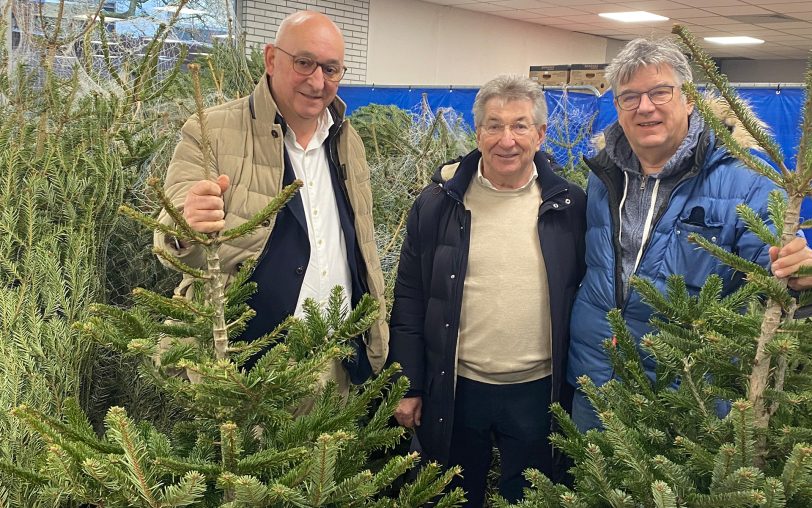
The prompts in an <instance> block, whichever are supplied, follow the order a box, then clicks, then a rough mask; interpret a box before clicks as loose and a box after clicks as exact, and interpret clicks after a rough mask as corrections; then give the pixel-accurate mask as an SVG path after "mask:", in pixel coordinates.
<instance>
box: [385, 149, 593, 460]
mask: <svg viewBox="0 0 812 508" xmlns="http://www.w3.org/2000/svg"><path fill="white" fill-rule="evenodd" d="M481 156H482V154H481V153H480V152H479V150H474V151H473V152H471V153H469V154H468V155H466V156H465V157H463V158H462V160H460V161H459V163H458V164H459V166H458V167H455V166H456V165H457V163H454V164H452V165H446V166H443V167H441V168H440V169H439V170H438V171H437V172H436V173H435V175H434V177H433V178H432V183H431V184H429V185H428V186H427V187H426V188H425V189H423V191H422V192H421V193H420V195H419V196H418V198H417V200H416V201H415V203H414V205H413V206H412V209H411V212H410V213H409V218H408V222H407V225H406V239H405V240H404V243H403V248H402V250H401V255H400V265H399V268H398V275H397V282H396V284H395V299H394V306H393V309H392V317H391V321H390V325H389V326H390V334H391V335H390V342H389V347H390V350H389V361H390V362H398V363H400V364H401V366H402V367H403V374H404V375H405V376H406V377H408V379H409V381H410V383H411V385H410V392H409V394H408V395H412V396H418V395H419V396H422V397H423V406H422V416H421V425H420V427H418V428H417V436H418V439H419V441H420V444H421V446H422V448H423V453H424V456H425V457H424V458H427V459H428V460H435V461H437V462H440V463H441V464H447V461H448V453H449V447H450V444H451V429H452V428H453V424H454V389H455V378H456V366H457V335H458V331H459V320H460V312H461V308H462V291H463V284H464V281H465V273H466V268H467V266H468V246H469V240H470V236H469V230H470V224H471V214H470V212H469V211H468V210H466V209H465V207H464V206H463V196H464V194H465V192H466V190H467V189H468V185H469V183H470V182H471V179H472V178H473V177H474V175H476V172H477V167H478V165H479V159H480V158H481ZM534 162H535V164H536V168H537V169H538V173H539V175H538V180H537V183H538V184H539V185H541V193H542V204H541V206H540V208H539V214H538V217H539V220H538V234H539V240H540V242H541V252H542V255H543V256H544V263H545V265H546V268H547V279H548V284H549V288H550V312H551V319H552V323H551V324H552V355H553V357H552V366H553V380H552V387H553V388H552V394H551V397H552V400H553V401H560V402H562V403H563V404H564V405H565V407H568V406H569V402H570V400H571V395H572V394H571V393H570V390H569V389H568V387H567V386H566V383H565V382H564V376H565V374H566V361H567V354H568V348H569V323H570V310H571V308H572V302H573V299H574V296H575V292H576V290H577V289H578V285H579V283H580V282H581V277H582V276H583V274H584V233H585V227H586V224H585V205H586V196H585V194H584V192H583V190H581V189H580V188H579V187H578V186H576V185H575V184H572V183H570V182H568V181H567V180H565V179H564V178H562V177H560V176H558V175H557V174H555V172H554V171H553V169H552V167H551V165H550V162H549V160H548V156H547V155H546V154H544V153H542V152H538V153H537V154H536V156H535V160H534Z"/></svg>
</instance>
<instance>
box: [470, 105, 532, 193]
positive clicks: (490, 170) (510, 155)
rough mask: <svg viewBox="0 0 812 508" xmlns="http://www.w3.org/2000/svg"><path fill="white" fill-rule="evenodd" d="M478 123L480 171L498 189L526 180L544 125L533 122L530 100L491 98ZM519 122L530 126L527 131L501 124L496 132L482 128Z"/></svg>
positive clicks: (517, 185) (512, 186)
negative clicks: (518, 133)
mask: <svg viewBox="0 0 812 508" xmlns="http://www.w3.org/2000/svg"><path fill="white" fill-rule="evenodd" d="M484 110H485V111H484V115H482V125H480V126H479V127H478V128H477V132H476V141H477V146H478V147H479V151H481V152H482V174H483V176H484V177H485V178H487V179H488V181H490V182H491V184H493V186H494V187H496V188H498V189H516V188H519V187H521V186H522V185H524V184H526V183H527V182H528V181H529V180H530V176H531V175H532V174H533V157H534V156H535V155H536V152H537V151H538V150H539V145H540V144H541V142H542V141H543V140H544V133H545V131H546V130H547V126H546V125H536V124H535V120H534V119H533V103H532V102H531V101H530V100H512V101H507V102H505V101H503V100H502V99H499V98H493V99H490V100H488V102H486V103H485V108H484ZM517 123H522V124H526V125H529V126H530V130H529V132H528V133H527V134H525V135H523V136H519V135H516V134H514V133H513V132H512V131H511V129H510V128H508V127H504V128H503V129H502V130H501V131H499V132H498V133H496V134H492V135H491V134H488V133H487V132H485V129H484V128H483V127H482V126H483V125H503V126H510V125H514V124H517Z"/></svg>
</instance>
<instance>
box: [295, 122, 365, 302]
mask: <svg viewBox="0 0 812 508" xmlns="http://www.w3.org/2000/svg"><path fill="white" fill-rule="evenodd" d="M332 125H333V117H332V115H330V113H329V111H327V110H325V111H324V114H323V115H322V116H321V118H319V123H318V126H317V127H316V132H315V133H314V134H313V137H312V138H310V142H309V143H308V145H307V146H306V147H302V146H300V145H299V143H298V142H297V141H296V134H295V133H294V132H293V129H290V128H289V129H288V130H287V132H286V133H285V148H286V149H287V151H288V157H289V158H290V163H291V166H293V173H294V174H295V175H296V178H297V179H299V180H301V181H302V182H303V183H304V185H303V186H302V188H301V189H300V190H299V195H300V196H301V197H302V205H303V206H304V212H305V219H306V221H307V236H308V238H309V239H310V260H309V262H308V264H307V271H306V272H305V275H304V281H303V283H302V289H301V291H300V292H299V300H298V301H297V302H296V310H295V311H294V316H297V317H301V316H302V315H303V312H302V305H303V304H304V301H305V299H306V298H313V299H314V300H316V301H317V302H319V303H320V304H322V305H324V304H325V303H326V302H327V300H328V298H329V297H330V292H331V291H332V289H333V287H335V286H342V287H343V288H344V294H345V298H346V301H347V303H348V305H349V302H350V301H351V299H352V294H351V293H352V279H351V275H350V266H349V263H348V261H347V246H346V242H345V240H344V233H343V231H342V229H341V220H340V218H339V216H338V205H337V204H336V196H335V192H334V189H333V182H332V179H331V178H330V164H329V162H328V161H327V151H326V150H325V148H324V142H325V140H326V139H327V136H328V134H329V131H330V127H331V126H332Z"/></svg>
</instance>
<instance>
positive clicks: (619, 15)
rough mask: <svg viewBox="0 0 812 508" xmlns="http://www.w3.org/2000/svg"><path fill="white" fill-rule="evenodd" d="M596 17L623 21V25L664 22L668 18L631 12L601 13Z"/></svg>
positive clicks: (644, 12) (641, 12) (647, 13)
mask: <svg viewBox="0 0 812 508" xmlns="http://www.w3.org/2000/svg"><path fill="white" fill-rule="evenodd" d="M598 16H600V17H602V18H609V19H613V20H615V21H623V22H624V23H639V22H641V21H666V20H667V19H668V18H666V17H665V16H659V15H657V14H652V13H650V12H646V11H632V12H601V13H600V14H598Z"/></svg>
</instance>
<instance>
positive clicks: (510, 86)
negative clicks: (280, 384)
mask: <svg viewBox="0 0 812 508" xmlns="http://www.w3.org/2000/svg"><path fill="white" fill-rule="evenodd" d="M474 120H475V123H476V126H477V145H478V147H479V148H478V149H477V150H474V151H473V152H471V153H469V154H468V155H466V156H465V157H463V158H462V159H461V160H459V161H457V162H454V163H452V164H447V165H445V166H443V167H441V168H439V169H438V171H437V173H436V174H435V175H434V177H433V179H432V180H433V181H432V183H431V184H430V185H428V186H427V187H426V188H425V189H424V190H423V191H422V193H421V194H420V196H419V197H418V198H417V200H416V202H415V204H414V206H413V207H412V210H411V213H410V215H409V219H408V223H407V229H406V239H405V241H404V244H403V249H402V251H401V258H400V266H399V269H398V276H397V283H396V286H395V300H394V307H393V310H392V318H391V322H390V332H391V339H390V355H389V360H390V361H396V362H398V363H400V364H401V365H402V367H403V373H404V375H405V376H407V377H408V378H409V381H410V383H411V388H410V391H409V393H408V394H407V396H406V398H404V399H403V400H402V401H401V403H400V405H399V407H398V409H397V411H396V413H395V417H396V418H397V420H398V422H399V423H400V424H401V425H403V426H405V427H409V428H414V429H415V430H416V432H417V436H418V438H419V441H420V445H421V446H422V450H423V454H424V459H425V460H427V461H428V460H434V461H438V462H440V463H441V464H444V465H446V466H450V465H461V466H462V467H463V479H459V478H457V479H456V480H455V482H456V483H455V484H454V485H460V486H462V487H463V489H464V490H465V491H466V492H467V498H468V504H467V505H466V506H476V507H481V506H482V504H483V501H484V497H485V484H486V476H487V473H488V469H489V467H490V463H491V461H490V455H491V449H492V446H493V443H492V436H493V438H495V444H496V446H497V447H498V448H499V451H500V457H501V471H502V477H501V480H500V492H501V494H502V495H503V496H504V497H506V498H507V499H508V500H511V501H516V500H518V499H520V498H521V496H522V489H523V488H524V487H525V486H527V482H526V481H525V480H524V478H523V476H522V472H523V471H524V470H525V469H526V468H528V467H535V468H537V469H539V470H541V471H543V472H545V473H547V474H548V475H549V476H551V477H553V478H555V477H556V476H557V472H556V471H555V470H554V467H553V452H552V447H551V446H550V444H549V442H548V436H549V432H550V427H551V424H552V421H551V418H550V414H549V412H548V406H549V404H550V402H552V401H561V402H563V403H564V404H565V405H568V403H569V399H570V397H571V394H570V393H565V392H563V391H562V390H563V389H564V388H566V383H564V375H565V373H566V363H565V362H566V359H567V353H568V343H569V319H570V310H571V307H572V302H573V298H574V295H575V292H576V289H577V288H578V284H579V282H580V281H581V277H582V275H583V273H584V230H585V219H584V207H585V196H584V193H583V191H582V190H581V189H580V188H578V187H577V186H576V185H573V184H571V183H570V182H568V181H566V180H564V179H563V178H561V177H560V176H558V175H556V174H555V173H554V172H553V169H552V167H551V165H550V161H549V159H548V157H547V156H546V155H545V154H543V153H541V152H539V145H540V143H541V142H542V141H543V139H544V134H545V131H546V127H547V126H546V123H547V111H546V104H545V99H544V95H543V93H542V91H541V89H540V87H539V86H538V85H537V84H536V83H534V82H533V81H530V80H528V79H527V78H524V77H518V76H498V77H497V78H495V79H493V80H491V81H489V82H488V83H486V84H485V85H484V86H483V87H482V88H481V89H480V91H479V93H478V94H477V98H476V100H475V102H474Z"/></svg>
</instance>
